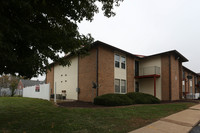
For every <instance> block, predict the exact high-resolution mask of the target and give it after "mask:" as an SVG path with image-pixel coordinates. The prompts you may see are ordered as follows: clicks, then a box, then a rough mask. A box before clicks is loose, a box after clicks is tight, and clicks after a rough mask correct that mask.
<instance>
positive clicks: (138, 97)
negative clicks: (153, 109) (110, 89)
mask: <svg viewBox="0 0 200 133" xmlns="http://www.w3.org/2000/svg"><path fill="white" fill-rule="evenodd" d="M126 95H127V96H128V97H129V98H130V99H131V100H132V103H133V104H154V103H160V100H159V99H158V98H156V97H154V96H152V95H150V94H145V93H141V92H130V93H127V94H126Z"/></svg>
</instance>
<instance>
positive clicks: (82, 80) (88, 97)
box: [78, 48, 97, 102]
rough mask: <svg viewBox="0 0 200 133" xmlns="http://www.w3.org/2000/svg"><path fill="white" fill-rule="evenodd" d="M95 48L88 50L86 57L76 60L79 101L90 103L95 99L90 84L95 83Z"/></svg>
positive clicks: (94, 92) (93, 90)
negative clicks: (77, 65)
mask: <svg viewBox="0 0 200 133" xmlns="http://www.w3.org/2000/svg"><path fill="white" fill-rule="evenodd" d="M96 52H97V51H96V48H93V49H92V50H90V53H89V55H88V56H85V57H79V59H78V64H79V68H78V75H79V76H78V86H79V88H80V93H79V95H78V99H79V100H80V101H88V102H92V101H93V99H94V97H96V89H93V88H92V82H96Z"/></svg>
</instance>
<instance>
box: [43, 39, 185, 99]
mask: <svg viewBox="0 0 200 133" xmlns="http://www.w3.org/2000/svg"><path fill="white" fill-rule="evenodd" d="M65 58H69V59H70V60H71V66H69V67H68V66H65V67H63V66H60V65H58V64H57V63H52V64H51V65H52V67H51V71H50V70H48V71H47V74H46V82H47V83H50V86H51V92H52V93H54V88H55V87H56V94H62V93H65V94H66V96H67V98H68V99H74V100H81V101H93V99H94V98H95V97H96V96H99V95H103V94H107V93H121V94H125V93H127V92H143V93H148V94H152V95H154V96H156V97H157V98H159V99H161V100H179V99H181V98H182V97H183V93H182V92H183V89H182V87H183V85H182V84H183V79H182V74H183V72H182V71H183V70H182V69H183V68H182V63H183V62H187V61H188V60H187V59H186V58H185V57H184V56H183V55H181V54H180V53H179V52H178V51H176V50H173V51H167V52H163V53H159V54H154V55H151V56H141V55H134V54H132V53H129V52H126V51H124V50H121V49H119V48H116V47H113V46H111V45H109V44H106V43H103V42H100V41H96V42H94V43H93V44H92V48H91V50H90V51H89V55H88V56H85V57H79V56H76V57H72V56H67V57H65Z"/></svg>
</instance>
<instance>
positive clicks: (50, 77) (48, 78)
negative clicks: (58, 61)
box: [46, 66, 54, 94]
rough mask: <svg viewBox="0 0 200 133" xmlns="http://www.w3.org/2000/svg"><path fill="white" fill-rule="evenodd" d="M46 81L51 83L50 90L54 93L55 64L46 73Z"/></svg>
mask: <svg viewBox="0 0 200 133" xmlns="http://www.w3.org/2000/svg"><path fill="white" fill-rule="evenodd" d="M46 83H47V84H48V83H50V92H51V94H53V93H54V66H52V67H51V70H47V73H46Z"/></svg>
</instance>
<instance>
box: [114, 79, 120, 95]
mask: <svg viewBox="0 0 200 133" xmlns="http://www.w3.org/2000/svg"><path fill="white" fill-rule="evenodd" d="M115 93H120V79H115Z"/></svg>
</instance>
